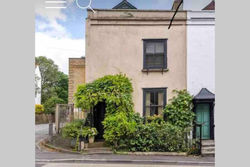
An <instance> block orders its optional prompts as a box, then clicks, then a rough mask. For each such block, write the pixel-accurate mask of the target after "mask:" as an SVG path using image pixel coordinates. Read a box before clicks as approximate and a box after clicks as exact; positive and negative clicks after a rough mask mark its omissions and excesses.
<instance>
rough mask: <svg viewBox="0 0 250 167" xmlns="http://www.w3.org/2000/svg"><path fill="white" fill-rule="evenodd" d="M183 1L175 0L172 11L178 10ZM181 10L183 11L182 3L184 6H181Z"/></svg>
mask: <svg viewBox="0 0 250 167" xmlns="http://www.w3.org/2000/svg"><path fill="white" fill-rule="evenodd" d="M181 1H182V0H174V2H173V5H172V8H171V9H172V10H176V9H177V7H178V6H179V5H180V3H181ZM180 10H183V3H182V5H181V6H180Z"/></svg>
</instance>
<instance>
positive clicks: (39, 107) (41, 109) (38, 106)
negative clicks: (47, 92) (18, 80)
mask: <svg viewBox="0 0 250 167" xmlns="http://www.w3.org/2000/svg"><path fill="white" fill-rule="evenodd" d="M35 111H36V114H42V113H43V112H44V107H43V105H41V104H36V105H35Z"/></svg>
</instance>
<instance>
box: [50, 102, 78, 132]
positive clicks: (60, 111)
mask: <svg viewBox="0 0 250 167" xmlns="http://www.w3.org/2000/svg"><path fill="white" fill-rule="evenodd" d="M73 119H74V104H57V105H56V113H55V125H56V126H55V128H56V133H57V134H58V133H60V130H61V128H62V127H63V126H64V125H65V124H66V123H67V122H71V121H73Z"/></svg>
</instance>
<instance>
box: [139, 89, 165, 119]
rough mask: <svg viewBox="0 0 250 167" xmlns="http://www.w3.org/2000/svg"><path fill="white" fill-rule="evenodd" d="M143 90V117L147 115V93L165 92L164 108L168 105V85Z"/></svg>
mask: <svg viewBox="0 0 250 167" xmlns="http://www.w3.org/2000/svg"><path fill="white" fill-rule="evenodd" d="M142 90H143V117H145V116H146V93H148V92H149V93H152V92H154V93H155V92H163V109H164V107H165V106H166V105H167V87H162V88H142Z"/></svg>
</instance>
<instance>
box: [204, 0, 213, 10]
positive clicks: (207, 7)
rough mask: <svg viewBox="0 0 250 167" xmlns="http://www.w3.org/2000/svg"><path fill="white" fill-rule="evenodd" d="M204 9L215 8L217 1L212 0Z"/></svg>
mask: <svg viewBox="0 0 250 167" xmlns="http://www.w3.org/2000/svg"><path fill="white" fill-rule="evenodd" d="M202 10H215V2H214V0H212V2H210V3H209V4H208V5H207V6H206V7H205V8H203V9H202Z"/></svg>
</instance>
